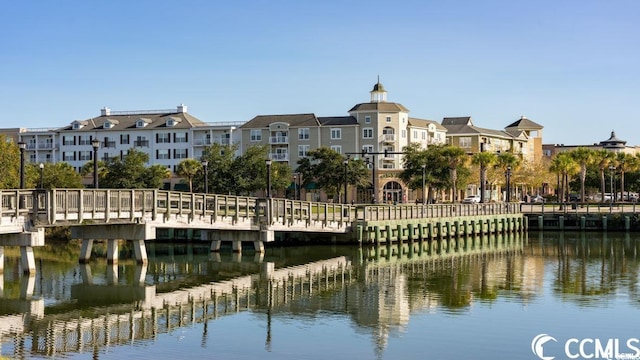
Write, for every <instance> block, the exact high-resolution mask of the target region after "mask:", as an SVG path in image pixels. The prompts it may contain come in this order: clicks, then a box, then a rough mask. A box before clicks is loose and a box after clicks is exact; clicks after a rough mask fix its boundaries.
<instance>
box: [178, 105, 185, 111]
mask: <svg viewBox="0 0 640 360" xmlns="http://www.w3.org/2000/svg"><path fill="white" fill-rule="evenodd" d="M178 112H179V113H186V112H187V105H185V104H180V105H178Z"/></svg>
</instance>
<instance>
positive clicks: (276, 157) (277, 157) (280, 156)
mask: <svg viewBox="0 0 640 360" xmlns="http://www.w3.org/2000/svg"><path fill="white" fill-rule="evenodd" d="M269 159H271V160H273V161H289V154H288V153H271V154H269Z"/></svg>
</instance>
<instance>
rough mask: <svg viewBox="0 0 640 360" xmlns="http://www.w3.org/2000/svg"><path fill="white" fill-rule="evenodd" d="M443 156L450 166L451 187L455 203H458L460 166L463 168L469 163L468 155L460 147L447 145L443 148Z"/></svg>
mask: <svg viewBox="0 0 640 360" xmlns="http://www.w3.org/2000/svg"><path fill="white" fill-rule="evenodd" d="M441 154H442V156H443V157H444V158H445V161H446V162H447V164H448V165H449V174H450V176H451V186H452V189H453V199H452V200H453V202H454V203H455V202H458V166H463V165H464V163H465V162H466V161H467V153H466V152H465V151H464V150H463V149H462V148H460V147H457V146H452V145H446V146H445V147H443V148H442V152H441Z"/></svg>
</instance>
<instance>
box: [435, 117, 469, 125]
mask: <svg viewBox="0 0 640 360" xmlns="http://www.w3.org/2000/svg"><path fill="white" fill-rule="evenodd" d="M442 125H443V126H445V127H446V126H449V125H469V126H473V121H472V120H471V116H463V117H446V118H444V119H442Z"/></svg>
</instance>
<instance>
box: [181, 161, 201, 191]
mask: <svg viewBox="0 0 640 360" xmlns="http://www.w3.org/2000/svg"><path fill="white" fill-rule="evenodd" d="M202 169H203V168H202V164H201V163H200V161H198V160H196V159H184V160H182V161H180V163H179V164H178V168H177V169H176V175H178V176H180V177H183V178H185V179H187V183H189V192H193V179H194V178H195V177H196V175H198V173H199V172H200V171H202Z"/></svg>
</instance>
